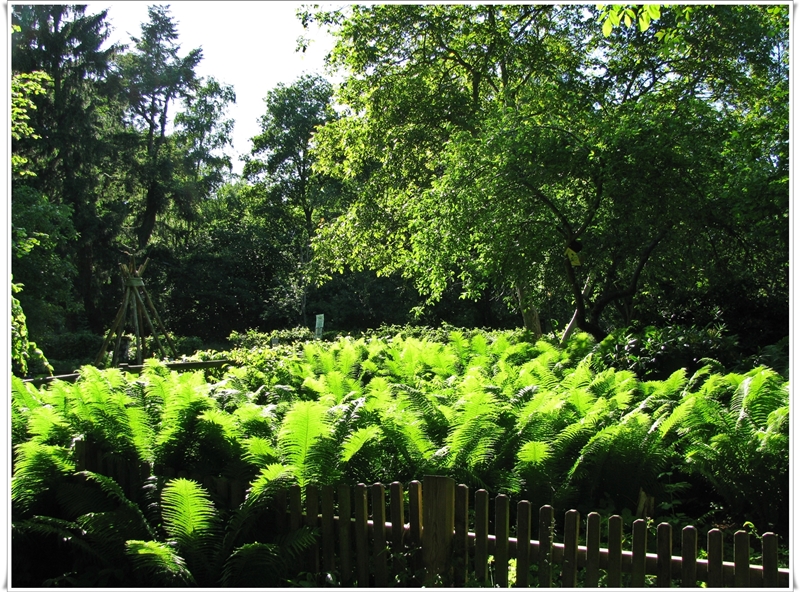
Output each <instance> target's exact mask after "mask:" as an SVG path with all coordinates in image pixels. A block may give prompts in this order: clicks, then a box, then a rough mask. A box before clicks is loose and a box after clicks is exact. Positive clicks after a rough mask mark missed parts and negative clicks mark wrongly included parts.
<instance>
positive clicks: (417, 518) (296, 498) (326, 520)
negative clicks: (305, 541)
mask: <svg viewBox="0 0 800 592" xmlns="http://www.w3.org/2000/svg"><path fill="white" fill-rule="evenodd" d="M386 497H387V492H386V488H385V486H384V485H382V484H380V483H377V484H375V485H372V486H367V485H365V484H363V483H362V484H358V485H356V486H355V487H354V488H350V487H348V486H339V487H337V488H334V487H333V486H323V487H321V488H318V487H316V486H312V485H309V486H306V487H305V489H304V490H301V488H300V487H299V486H293V487H291V488H290V489H289V490H288V491H284V492H282V493H281V494H279V495H278V506H277V521H278V524H279V527H281V528H287V529H288V531H292V530H297V529H299V528H300V527H301V526H303V525H305V526H311V527H316V528H318V529H319V532H320V538H319V544H318V546H317V547H316V548H314V549H312V550H311V551H310V553H309V555H308V557H307V558H306V559H307V561H308V563H307V565H305V566H304V567H305V568H306V569H307V571H309V572H312V573H313V572H318V571H319V569H320V567H321V568H322V570H323V571H324V572H328V573H333V572H336V573H338V574H339V577H340V579H341V583H342V584H344V585H357V586H360V587H364V586H377V587H382V586H386V585H390V584H398V583H399V584H403V583H404V582H402V581H395V579H394V577H395V576H397V575H398V574H400V573H402V572H404V573H406V574H408V573H417V574H419V573H422V574H424V575H423V576H422V577H421V582H417V584H423V585H426V586H431V585H437V584H438V585H441V584H444V585H451V586H464V585H468V584H470V583H475V584H478V585H480V584H486V583H490V584H494V585H495V586H499V587H508V585H509V576H510V575H511V573H512V569H513V573H514V574H515V581H514V586H515V587H531V586H538V587H548V588H549V587H555V586H559V587H567V588H574V587H579V586H583V587H597V586H598V585H604V586H608V587H624V586H630V587H644V586H645V585H648V584H651V585H655V586H657V587H670V586H673V585H676V584H679V585H680V587H684V588H689V587H698V586H699V585H700V584H701V583H704V584H705V585H706V586H708V587H712V588H718V587H746V588H756V587H785V588H788V587H789V570H788V569H784V568H778V560H777V557H778V537H777V535H775V534H772V533H766V534H764V535H763V537H762V547H763V549H762V557H763V560H762V565H751V564H750V562H749V557H750V535H749V534H748V533H747V532H745V531H738V532H736V533H735V534H734V553H733V554H734V557H733V561H724V560H723V532H722V531H721V530H719V529H716V528H715V529H712V530H710V531H709V532H708V535H707V549H708V551H707V558H705V559H699V558H698V557H697V555H698V531H697V529H696V528H695V527H693V526H687V527H685V528H684V529H683V530H682V531H681V532H680V543H681V555H680V556H674V555H672V548H673V538H672V537H673V532H672V526H671V525H670V524H667V523H661V524H659V525H658V527H657V530H656V536H655V539H656V548H655V549H654V551H655V552H648V548H647V544H648V532H647V523H646V521H645V520H636V521H635V522H634V523H633V529H632V532H631V534H630V536H629V537H625V538H623V528H622V519H621V518H620V517H619V516H611V517H610V518H609V519H608V521H607V528H606V529H605V532H606V534H607V537H606V538H607V546H606V547H601V546H600V541H601V530H603V529H602V528H601V519H600V516H599V514H597V513H595V512H592V513H590V514H589V515H588V516H587V517H586V523H585V526H584V528H583V540H584V541H585V544H579V541H580V540H581V538H580V534H581V527H582V523H581V520H580V515H579V513H578V512H577V511H576V510H570V511H569V512H567V513H566V515H565V516H564V534H563V542H555V541H554V531H555V516H554V513H553V508H552V507H550V506H543V507H542V508H540V509H539V513H538V516H535V515H534V514H533V512H532V508H531V504H530V502H527V501H520V502H519V503H518V504H517V524H516V533H517V536H516V537H512V536H509V532H510V524H509V517H510V500H509V498H508V497H507V496H505V495H498V496H496V497H495V499H494V516H493V518H494V520H493V523H494V531H495V532H494V533H493V534H489V523H490V520H489V518H490V514H489V506H490V504H489V501H490V500H489V495H488V492H486V491H485V490H478V491H477V492H476V493H475V496H474V505H473V506H472V510H473V524H472V530H470V520H469V518H470V506H469V489H468V488H467V486H465V485H458V486H456V485H455V481H453V480H452V479H450V478H448V477H439V476H427V477H425V478H424V487H423V484H422V483H420V482H419V481H412V482H411V483H410V485H409V489H408V503H407V504H406V501H405V499H404V498H405V492H404V490H403V487H402V485H401V484H400V483H397V482H395V483H392V484H391V485H390V487H389V496H388V497H389V499H388V503H387V499H386ZM368 508H370V509H371V512H368ZM376 524H377V525H381V524H382V525H383V528H376V527H375V525H376ZM395 525H396V526H395ZM534 537H536V538H534ZM623 540H630V541H631V543H630V548H629V549H626V550H623ZM526 551H527V552H526ZM509 560H515V561H516V564H515V566H514V564H513V563H510V561H509ZM579 576H580V578H579ZM405 585H408V584H407V583H406V584H405Z"/></svg>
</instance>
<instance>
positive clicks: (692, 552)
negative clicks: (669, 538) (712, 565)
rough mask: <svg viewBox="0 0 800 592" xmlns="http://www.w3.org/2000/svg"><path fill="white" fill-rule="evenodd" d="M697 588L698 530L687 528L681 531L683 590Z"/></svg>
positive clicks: (691, 527)
mask: <svg viewBox="0 0 800 592" xmlns="http://www.w3.org/2000/svg"><path fill="white" fill-rule="evenodd" d="M696 586H697V529H696V528H695V527H694V526H686V527H684V529H683V530H682V531H681V588H695V587H696Z"/></svg>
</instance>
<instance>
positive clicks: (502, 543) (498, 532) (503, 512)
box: [494, 493, 509, 588]
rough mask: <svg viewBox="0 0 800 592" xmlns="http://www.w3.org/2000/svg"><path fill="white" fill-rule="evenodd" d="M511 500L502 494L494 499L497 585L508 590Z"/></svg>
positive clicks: (495, 572) (495, 573)
mask: <svg viewBox="0 0 800 592" xmlns="http://www.w3.org/2000/svg"><path fill="white" fill-rule="evenodd" d="M508 510H509V499H508V496H507V495H503V494H502V493H501V494H500V495H498V496H497V497H496V498H494V575H495V585H496V586H499V587H501V588H508V534H509V516H508V514H509V511H508Z"/></svg>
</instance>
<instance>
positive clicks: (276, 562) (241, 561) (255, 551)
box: [222, 543, 287, 587]
mask: <svg viewBox="0 0 800 592" xmlns="http://www.w3.org/2000/svg"><path fill="white" fill-rule="evenodd" d="M286 565H287V561H285V560H284V559H283V557H282V556H281V549H280V547H279V546H278V545H276V544H270V543H247V544H244V545H242V546H240V547H238V548H237V549H236V550H234V551H233V553H231V554H230V556H229V557H228V559H227V560H226V561H225V565H224V566H223V568H222V585H223V586H225V587H274V586H280V585H281V584H282V583H283V581H282V579H281V578H280V577H277V576H278V574H280V573H282V572H284V570H285V569H286Z"/></svg>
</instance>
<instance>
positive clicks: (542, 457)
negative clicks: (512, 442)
mask: <svg viewBox="0 0 800 592" xmlns="http://www.w3.org/2000/svg"><path fill="white" fill-rule="evenodd" d="M550 456H551V451H550V445H549V444H547V442H537V441H536V440H532V441H530V442H526V443H525V444H523V445H522V448H520V449H519V451H518V452H517V459H518V460H519V461H520V462H523V463H528V464H531V465H534V466H538V465H542V464H544V463H545V462H546V461H547V459H549V458H550Z"/></svg>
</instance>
